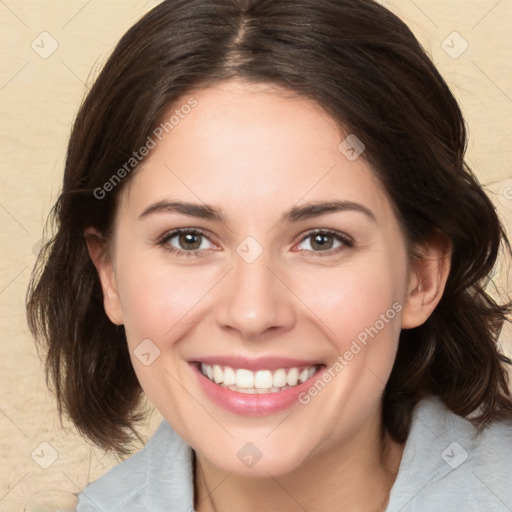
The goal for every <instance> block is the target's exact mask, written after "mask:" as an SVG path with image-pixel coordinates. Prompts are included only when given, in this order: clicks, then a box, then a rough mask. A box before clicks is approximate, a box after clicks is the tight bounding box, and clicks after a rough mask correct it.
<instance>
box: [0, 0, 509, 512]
mask: <svg viewBox="0 0 512 512" xmlns="http://www.w3.org/2000/svg"><path fill="white" fill-rule="evenodd" d="M156 3H157V2H151V1H148V0H146V1H139V2H136V1H133V0H131V1H114V0H107V1H105V0H89V1H85V0H84V1H82V0H81V1H78V0H76V1H74V0H73V1H35V0H33V1H21V0H5V1H1V0H0V23H1V26H2V33H1V35H0V52H1V56H2V66H1V67H0V109H1V112H0V120H1V121H0V137H1V160H0V161H1V164H2V165H1V167H0V183H1V186H0V234H1V237H2V244H1V259H0V308H1V316H0V332H1V340H2V341H1V345H0V351H1V353H0V434H1V435H0V511H1V512H4V511H5V512H18V511H22V510H23V509H24V506H25V504H26V503H27V502H28V501H29V500H30V499H31V497H33V496H34V495H36V494H37V493H39V492H40V491H45V492H46V493H48V492H49V491H51V490H61V491H64V492H65V493H73V492H78V491H79V490H80V489H81V488H82V487H83V486H85V485H86V484H87V482H88V481H90V480H93V479H95V478H96V477H98V476H99V475H101V474H102V473H103V472H105V471H106V470H107V469H108V468H109V467H111V466H112V465H113V464H114V463H115V460H114V459H113V458H112V457H111V456H108V455H105V454H103V453H101V452H100V451H98V450H95V449H94V448H92V447H91V446H89V445H88V444H86V443H85V441H83V440H82V439H81V438H80V437H79V436H78V435H77V434H76V432H75V431H74V430H73V429H72V428H66V429H63V428H61V426H60V424H59V421H58V417H57V415H56V406H55V403H54V400H53V398H52V396H51V395H50V394H49V393H48V392H47V390H46V387H45V382H44V375H43V372H42V368H41V364H40V362H39V359H38V357H37V354H36V351H35V348H34V345H33V342H32V340H31V338H30V336H29V334H28V330H27V326H26V321H25V314H24V294H25V290H26V286H27V283H28V279H29V274H30V271H31V268H32V266H33V264H34V261H35V253H36V252H37V247H38V244H40V240H41V233H42V226H43V222H44V220H45V218H46V216H47V214H48V211H49V208H50V205H51V204H52V203H53V201H54V200H55V198H56V196H57V194H58V191H59V188H60V180H61V175H62V170H63V161H64V155H65V148H66V140H67V136H68V133H69V130H70V125H71V122H72V119H73V116H74V114H75V112H76V110H77V108H78V105H79V103H80V101H81V99H82V97H83V95H84V93H85V91H86V89H87V84H90V83H91V80H92V79H93V77H94V76H95V74H96V73H97V71H98V69H99V67H100V66H101V63H102V62H103V61H104V59H105V58H106V57H107V56H108V54H109V53H110V51H111V50H112V48H113V45H114V44H115V42H116V41H117V40H118V38H119V37H120V36H121V35H122V34H123V33H124V31H125V30H126V29H127V28H128V27H129V26H130V25H131V24H132V23H133V22H135V21H136V20H137V19H138V18H139V17H140V16H141V15H142V14H143V13H144V12H146V11H147V10H148V9H150V8H151V7H152V6H153V5H155V4H156ZM383 3H384V5H386V6H388V7H390V8H391V9H392V10H394V11H395V12H397V13H398V14H399V15H400V16H401V17H402V18H403V19H404V20H405V21H406V22H407V23H408V24H409V25H410V26H411V28H412V29H413V31H414V32H415V33H416V34H417V36H418V37H419V39H420V40H421V41H422V43H423V44H424V46H425V48H426V49H427V51H428V52H429V53H431V55H432V56H433V59H434V61H435V63H436V64H437V65H438V67H439V69H440V71H441V72H442V74H443V75H444V77H445V78H446V80H447V81H448V83H449V85H450V86H451V87H452V89H453V91H454V93H455V95H456V96H457V98H458V99H459V100H460V102H461V104H462V107H463V110H464V113H465V115H466V118H467V123H468V125H469V133H470V136H471V143H470V145H469V153H468V159H469V162H470V164H471V165H472V167H473V168H474V170H475V171H476V173H477V174H478V176H479V177H480V179H481V181H482V182H483V183H484V184H485V185H486V187H487V189H488V191H489V193H490V194H491V197H492V199H493V200H494V201H495V203H496V205H497V206H498V208H499V210H500V212H501V214H502V216H503V219H504V220H505V221H506V223H507V224H508V226H512V163H511V162H512V144H511V140H510V132H511V129H512V65H511V61H512V49H511V47H512V35H511V31H510V19H512V0H499V1H498V0H449V1H448V0H414V1H413V0H395V1H392V2H391V1H390V2H383ZM43 32H47V33H48V34H42V33H43ZM453 32H457V34H453ZM443 41H444V42H443ZM57 44H58V47H57V48H56V50H55V51H54V52H53V53H52V54H51V55H49V53H50V51H51V50H52V45H53V46H56V45H57ZM31 45H32V46H31ZM466 45H468V47H467V49H466V50H465V51H464V52H463V53H462V51H463V50H464V49H465V48H466ZM459 53H460V55H459ZM43 57H45V58H43ZM91 70H92V71H91ZM507 276H509V277H510V274H509V271H507V270H506V268H502V269H501V280H502V281H501V282H504V281H503V279H504V278H506V277H507ZM510 338H511V331H510V330H508V332H505V333H504V334H503V336H502V342H503V345H504V346H505V347H507V348H506V350H507V351H509V350H510V345H511V343H510ZM158 420H159V418H158V415H156V414H155V415H154V416H153V417H152V420H151V421H149V422H148V426H147V428H146V429H145V435H146V436H147V435H150V434H151V432H152V431H153V429H154V428H155V426H156V424H157V423H158ZM41 443H48V444H43V445H41ZM52 455H53V456H57V459H56V460H55V461H54V462H53V463H52V464H51V465H50V466H49V467H48V468H47V469H43V468H42V467H41V466H40V464H43V465H44V463H45V462H46V463H48V462H51V460H52ZM37 462H39V464H38V463H37ZM66 496H67V497H66ZM69 496H70V494H65V495H63V496H62V497H60V498H59V497H58V496H57V494H54V495H53V497H52V498H51V499H53V501H54V502H55V503H60V506H61V507H64V506H65V504H66V500H69ZM33 499H35V500H36V501H38V502H39V503H44V502H45V499H50V498H45V497H44V495H42V494H39V495H38V497H37V498H33ZM59 500H60V501H59ZM31 510H32V512H33V511H35V510H39V511H42V510H53V509H45V508H32V509H31Z"/></svg>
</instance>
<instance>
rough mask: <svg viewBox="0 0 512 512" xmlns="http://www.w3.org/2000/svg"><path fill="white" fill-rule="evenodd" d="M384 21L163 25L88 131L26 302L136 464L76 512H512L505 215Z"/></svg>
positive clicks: (227, 18) (126, 53)
mask: <svg viewBox="0 0 512 512" xmlns="http://www.w3.org/2000/svg"><path fill="white" fill-rule="evenodd" d="M465 145H466V134H465V130H464V123H463V119H462V116H461V113H460V110H459V108H458V106H457V103H456V101H455V100H454V98H453V96H452V94H451V93H450V91H449V89H448V88H447V86H446V84H445V82H444V81H443V79H442V78H441V76H440V75H439V73H438V72H437V71H436V69H435V67H434V66H433V64H432V62H431V61H430V60H429V58H428V57H427V56H426V55H425V53H424V51H423V50H422V49H421V47H420V45H419V44H418V42H417V41H416V39H415V38H414V36H413V35H412V33H411V32H410V31H409V29H408V28H407V27H406V26H405V25H404V24H403V23H402V22H401V21H400V20H399V19H398V18H397V17H396V16H394V15H393V14H392V13H390V12H389V11H388V10H386V9H385V8H383V7H382V6H380V5H379V4H378V3H376V2H373V1H370V0H357V1H354V0H351V1H348V0H347V1H344V0H338V1H335V2H334V1H329V0H322V1H313V0H300V1H294V2H288V1H280V0H278V1H276V0H273V1H261V0H259V1H258V0H252V1H250V0H247V1H242V0H240V1H234V0H230V1H228V0H214V1H209V2H204V1H199V0H192V1H190V0H189V1H179V0H178V1H177V0H172V1H166V2H163V3H162V4H160V5H159V6H157V7H156V8H154V9H153V10H152V11H151V12H150V13H149V14H147V15H146V16H145V17H144V18H143V19H142V20H141V21H139V22H138V23H137V24H136V25H135V26H134V27H132V28H131V29H130V30H129V31H128V32H127V34H126V35H125V36H124V37H123V38H122V40H121V41H120V43H119V44H118V46H117V48H116V49H115V51H114V53H113V55H112V56H111V58H110V59H109V61H108V62H107V64H106V65H105V67H104V69H103V71H102V72H101V74H100V76H99V77H98V79H97V80H96V83H95V84H94V86H93V88H92V89H91V91H90V93H89V94H88V96H87V98H86V100H85V102H84V104H83V105H82V107H81V109H80V112H79V114H78V117H77V119H76V122H75V126H74V129H73V132H72V135H71V139H70V143H69V149H68V158H67V162H66V171H65V176H64V184H63V191H62V195H61V196H60V199H59V201H58V203H57V205H56V208H55V211H54V214H55V218H56V221H57V228H58V229H57V232H56V235H55V237H54V239H53V240H52V242H51V243H50V244H49V246H48V247H47V250H46V258H47V259H45V260H42V263H41V266H40V270H41V272H40V273H38V274H36V275H35V277H34V280H33V283H32V287H31V289H30V291H29V300H28V314H29V321H30V325H31V329H32V331H33V332H34V334H35V335H36V336H37V337H38V339H39V340H40V341H41V342H42V343H43V344H44V347H45V348H46V350H47V351H48V352H47V365H48V366H47V368H48V371H49V374H50V376H51V378H52V381H53V383H54V384H55V387H56V392H57V398H58V401H59V404H60V407H61V410H62V411H63V412H64V411H65V412H66V413H67V414H69V416H70V417H71V419H72V420H73V421H74V423H75V424H76V426H77V427H78V428H79V429H80V430H81V432H83V434H84V435H85V436H87V437H88V438H89V439H91V440H92V441H93V442H95V443H96V444H98V445H99V446H102V447H103V448H105V449H112V450H115V451H116V452H118V453H127V451H128V443H129V441H130V440H131V439H133V437H134V436H136V430H135V426H136V422H137V421H138V420H140V419H141V417H142V416H143V414H142V410H141V408H140V403H141V396H142V392H144V393H145V394H146V395H147V396H148V397H149V399H150V400H151V401H152V403H153V404H154V405H155V407H156V408H157V409H158V410H159V411H160V412H161V413H162V415H163V417H164V421H163V423H162V425H161V426H160V428H159V430H158V432H157V433H156V434H155V436H154V437H153V438H152V439H151V440H150V441H149V442H148V444H147V445H146V447H145V448H144V449H143V450H142V451H141V452H139V453H138V454H136V455H135V456H133V457H131V458H129V459H128V460H127V461H125V462H124V463H122V464H120V465H119V466H117V467H116V468H114V469H113V470H112V471H111V472H109V473H108V474H107V475H105V476H104V477H102V478H100V479H99V480H98V481H97V482H95V483H93V484H92V485H90V486H89V487H87V488H86V489H85V490H84V491H83V492H82V494H81V495H80V502H79V505H78V511H79V512H84V511H90V510H94V511H98V510H99V511H102V512H107V511H109V512H110V511H114V510H116V511H117V510H119V511H121V510H122V511H130V512H131V511H139V510H141V511H142V510H150V511H151V512H154V511H164V510H166V511H168V510H172V511H184V512H185V511H187V510H192V509H194V508H195V509H196V510H198V511H199V512H207V511H208V512H212V511H213V512H224V511H231V510H244V511H251V510H258V511H261V510H264V511H272V512H273V511H276V512H277V511H279V512H282V511H296V510H308V511H313V510H351V511H361V512H362V511H366V512H377V511H381V510H388V511H399V510H402V511H404V510H410V511H420V510H421V511H423V510H424V511H427V510H428V511H431V510H453V509H457V510H462V509H463V510H480V509H486V510H502V509H503V510H507V507H509V508H510V506H511V505H512V494H511V486H510V483H511V480H510V469H511V466H510V465H511V463H510V461H511V460H512V398H511V395H510V391H509V389H508V381H507V374H506V368H505V365H509V364H510V361H509V360H508V359H507V358H506V357H505V356H503V355H502V354H500V353H499V352H498V350H497V347H496V340H497V337H498V335H499V332H500V329H501V326H502V324H503V322H504V321H505V319H506V315H507V313H508V312H509V311H510V309H509V305H499V304H497V303H496V302H494V301H493V299H492V298H491V297H490V296H489V295H488V294H487V293H486V291H485V289H484V285H485V283H486V279H487V278H488V276H489V274H490V272H491V270H492V268H493V266H494V263H495V261H496V258H497V254H498V251H499V248H500V244H501V243H503V244H504V245H505V246H508V245H507V240H506V237H505V234H504V231H503V228H502V226H501V225H500V222H499V220H498V218H497V217H496V213H495V211H494V208H493V206H492V204H491V202H490V201H489V199H488V198H487V197H486V195H485V193H484V192H483V190H482V189H481V187H480V186H479V184H478V182H477V180H476V179H475V177H474V176H473V174H472V173H471V171H470V169H469V168H468V167H467V165H466V164H465V162H464V150H465ZM500 507H501V508H500Z"/></svg>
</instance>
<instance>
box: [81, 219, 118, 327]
mask: <svg viewBox="0 0 512 512" xmlns="http://www.w3.org/2000/svg"><path fill="white" fill-rule="evenodd" d="M84 236H85V241H86V243H87V250H88V251H89V256H90V257H91V260H92V262H93V263H94V266H95V267H96V270H97V272H98V277H99V279H100V283H101V288H102V290H103V307H104V308H105V313H106V314H107V316H108V317H109V318H110V321H111V322H112V323H114V324H116V325H122V324H123V313H122V309H121V301H120V298H119V293H118V290H117V283H116V277H115V274H114V268H113V265H112V261H111V258H110V256H109V255H108V253H107V249H106V242H105V240H104V239H103V237H102V236H101V235H100V233H98V231H97V230H95V229H94V228H87V229H86V230H85V233H84Z"/></svg>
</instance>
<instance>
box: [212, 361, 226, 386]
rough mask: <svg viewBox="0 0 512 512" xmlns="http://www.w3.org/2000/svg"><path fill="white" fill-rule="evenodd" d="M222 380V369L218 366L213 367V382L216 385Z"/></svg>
mask: <svg viewBox="0 0 512 512" xmlns="http://www.w3.org/2000/svg"><path fill="white" fill-rule="evenodd" d="M223 378H224V372H223V371H222V368H221V367H220V366H219V365H218V364H214V365H213V380H214V381H215V383H216V384H218V383H219V382H222V379H223Z"/></svg>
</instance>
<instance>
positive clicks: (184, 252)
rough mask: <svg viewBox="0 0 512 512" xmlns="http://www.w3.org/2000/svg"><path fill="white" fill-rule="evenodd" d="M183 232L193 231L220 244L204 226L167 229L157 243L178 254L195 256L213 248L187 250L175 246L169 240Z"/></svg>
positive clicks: (211, 241) (192, 232) (212, 242)
mask: <svg viewBox="0 0 512 512" xmlns="http://www.w3.org/2000/svg"><path fill="white" fill-rule="evenodd" d="M182 233H191V234H194V235H201V236H203V237H204V238H206V239H207V240H208V241H209V242H210V243H211V244H212V245H218V244H216V243H215V242H214V241H213V240H212V234H211V233H210V232H209V231H207V230H205V229H202V228H188V227H187V228H175V229H171V230H169V231H166V232H165V233H164V234H163V235H161V236H159V237H158V238H157V240H156V244H157V245H158V246H161V247H163V248H164V249H165V250H167V251H169V252H170V253H173V254H177V255H185V256H188V257H194V256H202V255H203V253H204V252H205V251H208V250H211V249H194V250H190V251H187V250H185V249H180V248H178V247H173V246H172V245H170V244H169V243H168V242H169V240H171V239H172V238H174V237H175V236H177V235H180V234H182ZM214 250H215V249H214Z"/></svg>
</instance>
